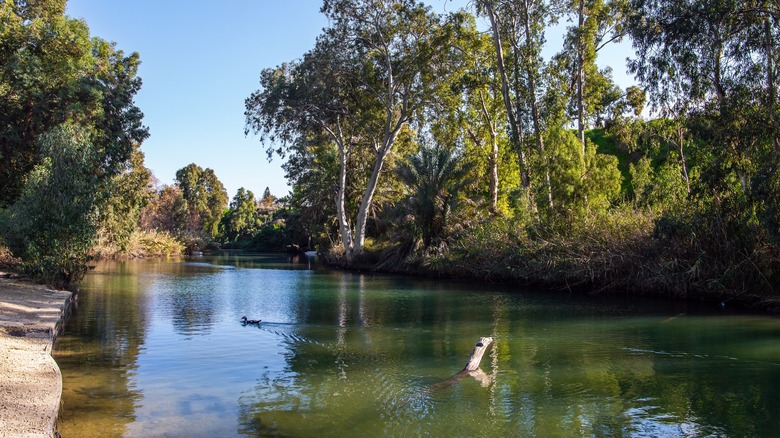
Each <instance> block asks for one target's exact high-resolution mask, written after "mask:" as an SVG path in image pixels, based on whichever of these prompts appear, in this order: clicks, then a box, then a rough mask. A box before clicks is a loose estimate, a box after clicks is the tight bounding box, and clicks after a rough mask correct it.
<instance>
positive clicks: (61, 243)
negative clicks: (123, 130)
mask: <svg viewBox="0 0 780 438" xmlns="http://www.w3.org/2000/svg"><path fill="white" fill-rule="evenodd" d="M39 149H40V153H41V164H39V165H37V166H36V167H35V168H34V169H33V170H32V171H31V172H30V174H29V175H28V177H27V182H26V183H25V186H24V189H23V191H22V194H21V196H20V197H19V198H18V199H17V201H16V202H15V203H14V204H13V205H11V207H9V209H8V211H7V212H6V215H7V217H6V219H5V220H4V221H3V222H4V226H3V234H4V235H5V238H6V241H7V243H8V245H9V247H10V248H11V251H12V252H13V254H14V255H15V256H17V257H19V258H21V260H22V262H21V264H20V267H21V268H22V270H23V271H25V272H26V273H28V274H30V275H32V276H34V277H36V278H38V279H40V280H42V281H44V282H46V283H48V284H50V285H52V286H54V287H65V286H68V285H70V284H71V283H73V282H76V281H78V280H80V279H81V278H82V277H83V275H84V274H85V273H86V270H87V262H88V260H89V256H88V251H89V249H90V247H91V246H92V244H93V243H94V239H95V231H96V225H95V221H96V217H97V215H96V213H97V212H96V208H95V206H96V203H97V200H98V199H99V197H100V196H101V195H102V193H101V192H100V179H99V175H98V174H97V172H96V169H97V168H98V160H97V158H96V156H97V154H96V153H95V149H94V147H93V146H92V144H91V143H90V141H89V139H88V134H87V132H86V131H85V130H84V129H82V128H79V127H77V126H74V125H69V124H66V125H61V126H59V127H57V128H55V129H53V130H52V131H50V132H48V133H47V134H45V135H43V136H41V139H40V141H39Z"/></svg>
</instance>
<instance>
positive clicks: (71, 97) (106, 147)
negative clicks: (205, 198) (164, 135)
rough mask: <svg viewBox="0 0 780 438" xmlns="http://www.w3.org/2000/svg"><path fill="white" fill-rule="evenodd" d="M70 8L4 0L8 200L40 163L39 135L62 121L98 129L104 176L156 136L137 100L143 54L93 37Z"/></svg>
mask: <svg viewBox="0 0 780 438" xmlns="http://www.w3.org/2000/svg"><path fill="white" fill-rule="evenodd" d="M63 14H64V1H62V0H39V1H34V2H33V1H8V0H6V1H2V2H0V40H1V41H2V44H0V186H1V187H3V191H2V192H0V205H5V206H7V205H10V204H12V203H13V202H14V201H15V200H16V198H17V197H18V196H19V195H20V193H21V191H22V187H23V185H24V183H25V178H26V176H27V174H28V173H29V172H30V171H31V170H32V169H33V168H34V167H35V166H36V165H37V164H39V163H40V161H39V160H40V157H41V156H42V155H41V154H40V153H39V150H38V144H39V143H38V138H39V136H40V135H41V134H43V133H45V132H47V131H49V130H51V129H53V128H54V127H56V126H58V125H60V124H62V123H65V122H75V123H77V124H79V125H80V126H82V127H84V128H85V129H89V130H90V131H93V135H92V137H91V141H92V144H93V147H94V148H95V151H96V153H97V154H99V155H100V156H101V159H100V160H99V161H98V162H97V163H98V164H99V165H97V166H96V167H95V168H94V172H95V173H96V174H98V175H99V176H100V177H101V178H110V177H112V176H113V175H115V174H116V173H118V172H119V171H120V169H121V167H122V166H123V165H124V164H125V163H126V161H127V160H129V159H130V156H131V154H132V152H133V145H135V144H140V143H141V142H142V141H143V140H144V139H145V138H146V137H147V136H148V132H147V130H146V128H145V127H143V126H142V125H141V118H142V117H143V115H142V114H141V112H140V111H139V110H138V108H137V107H135V105H134V103H133V97H134V96H135V94H136V93H137V91H138V90H139V88H140V86H141V80H140V78H138V77H136V73H137V70H138V65H139V64H140V61H139V57H138V54H137V53H133V54H131V55H130V56H125V55H124V53H123V52H122V51H119V50H116V49H115V47H114V46H113V45H112V44H109V43H107V42H106V41H104V40H101V39H99V38H90V35H89V29H88V28H87V25H86V24H85V23H84V22H83V21H80V20H74V19H70V18H67V17H65V16H64V15H63Z"/></svg>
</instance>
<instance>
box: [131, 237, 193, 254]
mask: <svg viewBox="0 0 780 438" xmlns="http://www.w3.org/2000/svg"><path fill="white" fill-rule="evenodd" d="M184 250H185V247H184V244H183V243H181V242H180V241H179V240H178V239H176V238H175V237H173V236H171V235H170V234H168V233H166V232H158V231H142V230H136V231H134V232H133V234H132V235H131V236H130V239H129V242H128V245H127V250H126V251H125V253H126V254H128V255H132V256H136V257H171V256H177V255H181V254H183V253H184Z"/></svg>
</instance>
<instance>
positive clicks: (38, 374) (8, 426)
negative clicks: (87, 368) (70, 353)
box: [0, 279, 75, 437]
mask: <svg viewBox="0 0 780 438" xmlns="http://www.w3.org/2000/svg"><path fill="white" fill-rule="evenodd" d="M74 300H75V295H74V294H73V293H71V292H68V291H59V290H53V289H49V288H47V287H45V286H42V285H37V284H32V283H28V282H24V281H20V280H9V279H0V347H2V348H0V437H6V436H8V437H58V436H59V433H58V432H57V426H58V424H57V423H58V419H59V414H60V406H61V403H62V385H63V383H62V372H61V371H60V368H59V365H58V364H57V362H56V361H55V360H54V357H52V355H51V353H52V350H53V348H54V343H55V341H56V338H57V336H58V335H59V334H61V331H62V329H63V327H64V323H65V318H66V317H67V315H68V314H69V312H70V310H71V307H72V305H73V302H74Z"/></svg>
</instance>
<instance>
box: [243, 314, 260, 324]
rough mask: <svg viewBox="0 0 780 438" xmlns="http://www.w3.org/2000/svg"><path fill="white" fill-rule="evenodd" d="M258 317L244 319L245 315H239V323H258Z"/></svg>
mask: <svg viewBox="0 0 780 438" xmlns="http://www.w3.org/2000/svg"><path fill="white" fill-rule="evenodd" d="M260 321H261V320H260V319H246V316H242V317H241V324H260Z"/></svg>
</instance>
